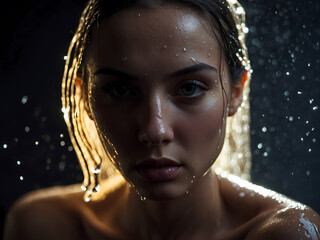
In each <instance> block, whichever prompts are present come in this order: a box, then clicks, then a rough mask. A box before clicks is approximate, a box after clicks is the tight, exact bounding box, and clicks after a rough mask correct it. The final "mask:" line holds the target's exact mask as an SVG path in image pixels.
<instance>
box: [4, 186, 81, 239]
mask: <svg viewBox="0 0 320 240" xmlns="http://www.w3.org/2000/svg"><path fill="white" fill-rule="evenodd" d="M82 195H83V193H81V189H80V186H79V185H73V186H67V187H53V188H48V189H43V190H37V191H34V192H31V193H28V194H26V195H24V196H23V197H21V198H20V199H19V200H18V201H16V202H15V203H14V205H13V206H12V207H11V209H10V211H9V213H8V216H7V219H6V224H5V233H4V236H5V239H6V240H7V239H8V240H9V239H74V238H75V237H76V236H74V235H73V236H69V233H70V234H71V232H72V234H73V231H72V228H74V227H75V222H76V219H77V218H76V217H75V215H76V214H75V213H76V208H77V207H79V204H80V203H81V198H82ZM57 230H59V231H57ZM62 233H63V234H62ZM61 236H63V237H61ZM78 239H81V238H78Z"/></svg>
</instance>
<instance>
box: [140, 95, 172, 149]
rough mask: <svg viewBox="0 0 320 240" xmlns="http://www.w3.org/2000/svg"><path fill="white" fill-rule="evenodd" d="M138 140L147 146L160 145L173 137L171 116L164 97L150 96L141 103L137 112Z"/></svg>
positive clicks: (168, 141)
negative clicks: (138, 119)
mask: <svg viewBox="0 0 320 240" xmlns="http://www.w3.org/2000/svg"><path fill="white" fill-rule="evenodd" d="M139 118H140V121H139V133H138V138H139V141H140V142H142V143H144V144H146V145H148V146H160V145H163V144H168V143H170V142H171V141H172V140H173V138H174V133H173V129H172V126H171V116H170V113H169V111H168V109H167V107H166V103H165V99H163V98H161V97H160V96H159V95H155V96H152V97H151V99H149V100H147V101H146V103H145V104H142V105H141V111H140V114H139Z"/></svg>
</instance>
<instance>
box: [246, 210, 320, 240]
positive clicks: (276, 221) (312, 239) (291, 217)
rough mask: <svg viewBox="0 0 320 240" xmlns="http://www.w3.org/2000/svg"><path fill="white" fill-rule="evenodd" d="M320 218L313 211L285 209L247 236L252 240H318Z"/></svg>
mask: <svg viewBox="0 0 320 240" xmlns="http://www.w3.org/2000/svg"><path fill="white" fill-rule="evenodd" d="M319 227H320V217H319V215H318V214H317V213H316V212H315V211H313V210H312V209H310V208H308V207H306V208H305V209H299V208H294V207H285V208H283V209H279V210H276V209H275V211H274V213H273V214H272V215H271V216H270V217H268V218H266V219H265V221H263V222H262V223H261V224H259V225H258V226H257V227H256V228H255V229H253V230H252V231H251V232H250V234H249V235H248V236H247V239H248V240H251V239H261V240H264V239H274V240H277V239H308V240H318V239H320V234H319Z"/></svg>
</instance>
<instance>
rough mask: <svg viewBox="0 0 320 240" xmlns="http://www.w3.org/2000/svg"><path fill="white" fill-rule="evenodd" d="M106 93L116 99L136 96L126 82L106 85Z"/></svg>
mask: <svg viewBox="0 0 320 240" xmlns="http://www.w3.org/2000/svg"><path fill="white" fill-rule="evenodd" d="M103 89H104V91H105V92H106V93H107V94H109V95H110V96H111V97H114V98H122V97H127V96H132V95H134V92H133V90H132V88H131V86H129V84H128V83H126V82H114V83H110V84H108V85H106V86H105V87H104V88H103Z"/></svg>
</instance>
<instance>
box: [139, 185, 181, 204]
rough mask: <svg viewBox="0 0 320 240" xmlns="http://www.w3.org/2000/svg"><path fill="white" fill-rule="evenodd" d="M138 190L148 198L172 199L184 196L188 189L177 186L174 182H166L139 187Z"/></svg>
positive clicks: (156, 199) (157, 199)
mask: <svg viewBox="0 0 320 240" xmlns="http://www.w3.org/2000/svg"><path fill="white" fill-rule="evenodd" d="M148 185H149V184H148ZM137 192H138V193H139V194H140V195H141V196H143V197H146V199H148V200H152V201H171V200H174V199H177V198H180V197H182V196H184V195H185V194H186V192H187V190H186V189H184V188H183V187H182V186H175V185H174V184H170V183H167V182H164V183H153V184H150V185H149V186H144V187H138V188H137Z"/></svg>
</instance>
